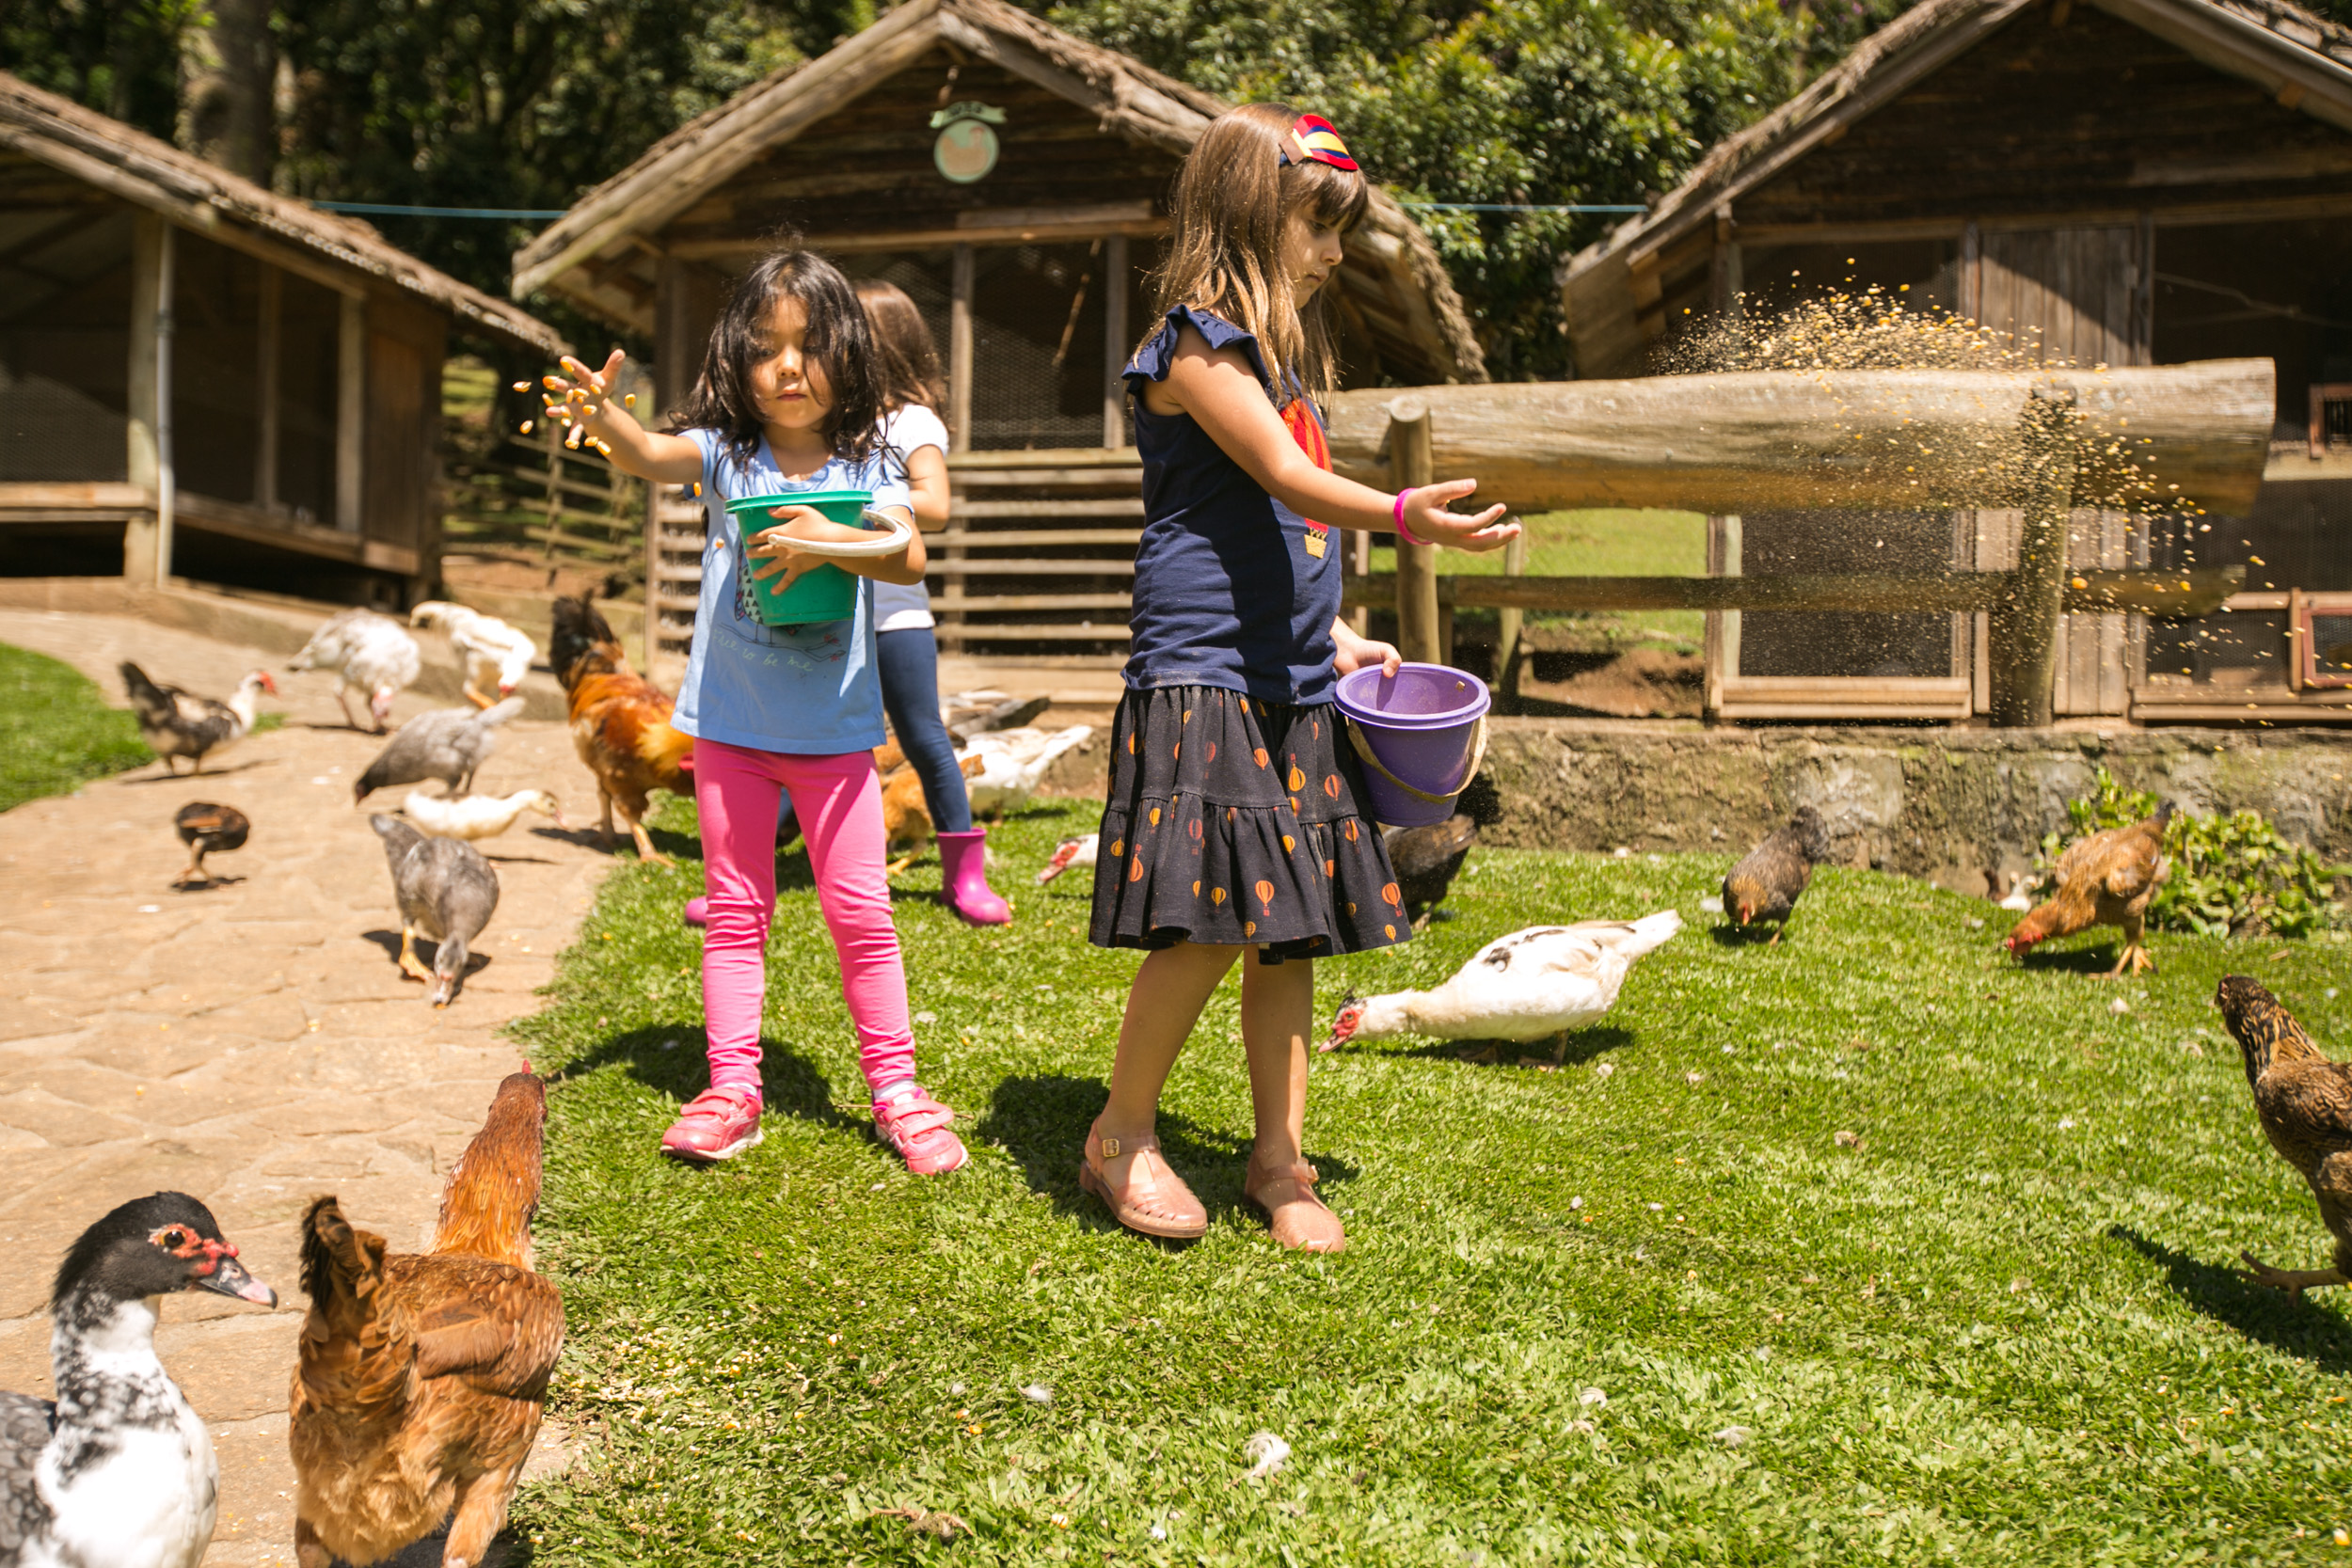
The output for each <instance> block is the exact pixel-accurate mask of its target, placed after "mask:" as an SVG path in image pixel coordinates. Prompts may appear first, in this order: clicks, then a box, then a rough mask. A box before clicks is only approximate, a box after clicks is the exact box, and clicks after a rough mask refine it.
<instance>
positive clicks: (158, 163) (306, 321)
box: [0, 74, 564, 603]
mask: <svg viewBox="0 0 2352 1568" xmlns="http://www.w3.org/2000/svg"><path fill="white" fill-rule="evenodd" d="M452 329H455V330H457V331H459V332H462V333H467V334H472V335H479V336H484V337H488V338H492V339H498V340H502V341H507V342H510V343H516V344H521V345H524V346H526V347H528V348H529V349H530V350H531V351H532V353H533V354H537V355H547V356H553V355H555V354H557V353H559V352H561V351H562V350H563V348H564V343H563V341H562V340H561V339H560V338H559V337H557V335H556V334H555V333H554V332H553V331H552V330H550V329H549V328H548V327H547V326H546V325H543V324H542V323H540V322H538V321H536V320H534V319H533V318H532V317H531V316H530V315H528V314H526V313H525V312H524V311H522V310H520V309H516V307H515V306H513V305H510V304H508V303H506V302H505V301H503V300H499V299H493V298H491V297H489V296H488V295H485V294H483V293H479V292H478V291H476V290H473V289H469V288H468V287H466V286H465V285H464V284H462V283H459V282H458V281H457V280H456V279H454V278H452V277H445V276H443V275H442V274H440V273H438V272H436V271H434V270H433V269H432V268H431V267H428V266H426V265H424V264H423V263H422V262H421V261H417V260H416V259H415V258H414V257H412V256H409V255H407V254H405V252H403V251H400V250H397V249H395V248H393V247H392V246H391V245H387V244H385V243H384V241H383V239H382V238H381V237H380V236H378V235H377V234H376V232H375V230H373V229H371V228H370V227H368V226H367V225H366V224H363V223H358V222H354V221H352V220H350V219H348V218H341V217H336V216H334V215H332V214H326V213H322V212H319V211H318V210H317V209H315V208H312V207H310V206H307V205H305V204H304V203H302V202H299V201H294V200H291V199H289V198H284V197H280V196H277V195H274V194H272V193H271V192H269V191H266V190H263V189H262V188H261V187H260V186H258V185H255V184H253V183H251V182H248V181H246V180H242V179H239V178H238V177H237V176H235V175H232V174H230V173H229V172H228V171H227V170H225V169H221V168H218V167H216V166H214V165H211V164H208V163H205V162H204V161H203V160H201V159H199V158H195V157H192V156H190V155H189V154H187V153H185V152H182V151H180V150H177V149H176V148H173V147H170V146H167V144H165V143H163V142H160V141H157V140H156V139H155V138H153V137H151V136H148V135H142V134H140V133H139V132H137V131H135V130H132V129H131V128H130V127H129V126H126V125H123V124H121V123H119V122H118V121H116V120H112V119H107V118H105V117H104V116H103V115H99V114H95V113H92V112H91V111H89V110H87V109H84V108H82V107H80V106H79V105H77V104H75V103H72V102H70V101H68V100H66V99H63V98H60V97H57V96H56V95H55V94H53V93H48V92H43V91H41V90H40V89H39V88H36V87H30V86H27V85H26V84H24V82H21V81H19V80H17V79H16V78H14V77H12V76H8V75H5V74H0V572H6V573H7V574H8V575H11V576H88V575H111V574H113V573H115V572H118V571H119V572H120V573H121V574H122V575H123V576H124V577H125V578H129V579H131V580H132V581H134V582H136V583H139V584H156V583H161V582H163V581H166V580H167V579H169V578H172V577H174V576H180V577H187V578H200V579H203V580H207V581H212V582H221V583H230V584H235V585H239V586H245V587H252V588H266V589H276V590H279V591H282V592H287V593H296V594H307V595H310V596H314V597H325V598H334V599H345V600H356V601H363V602H380V603H393V602H398V601H402V600H404V599H405V598H410V597H414V596H416V595H417V594H420V593H421V592H422V591H423V590H425V589H426V588H427V587H428V586H429V585H430V584H431V582H432V581H433V580H434V579H435V578H437V575H438V566H437V549H438V533H439V523H438V513H437V491H438V489H439V473H440V470H439V467H438V456H437V448H438V443H439V435H440V417H441V362H442V358H443V356H444V353H445V345H446V343H447V341H448V338H449V335H450V332H451V331H452Z"/></svg>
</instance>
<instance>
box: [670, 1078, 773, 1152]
mask: <svg viewBox="0 0 2352 1568" xmlns="http://www.w3.org/2000/svg"><path fill="white" fill-rule="evenodd" d="M759 1136H760V1133H759V1101H756V1100H754V1099H752V1098H751V1097H750V1096H748V1095H745V1094H743V1093H741V1092H737V1093H734V1094H729V1093H727V1092H726V1091H724V1090H723V1089H705V1090H704V1091H703V1092H702V1093H700V1094H698V1095H696V1096H695V1097H694V1098H693V1099H691V1100H690V1101H687V1102H686V1108H685V1109H684V1110H681V1111H680V1112H678V1114H677V1120H675V1121H674V1122H672V1123H671V1124H670V1130H669V1131H668V1132H664V1133H662V1134H661V1152H662V1153H664V1154H667V1155H669V1156H670V1157H671V1158H673V1159H677V1160H684V1161H686V1162H687V1163H688V1164H696V1165H707V1164H715V1163H717V1162H718V1161H721V1160H732V1159H734V1158H735V1157H736V1156H737V1155H739V1154H740V1153H742V1152H743V1151H744V1150H745V1149H747V1148H752V1147H753V1146H754V1145H755V1144H757V1143H758V1142H759Z"/></svg>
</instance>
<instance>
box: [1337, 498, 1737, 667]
mask: <svg viewBox="0 0 2352 1568" xmlns="http://www.w3.org/2000/svg"><path fill="white" fill-rule="evenodd" d="M1520 521H1521V523H1523V524H1524V525H1525V527H1526V529H1527V536H1528V549H1527V575H1528V576H1530V577H1560V578H1697V577H1705V576H1706V575H1707V519H1706V518H1705V517H1703V516H1701V515H1699V514H1697V513H1695V512H1637V511H1628V510H1622V509H1618V510H1603V511H1593V512H1543V513H1537V514H1536V515H1533V516H1530V517H1523V518H1521V519H1520ZM1372 569H1373V570H1374V571H1375V572H1393V571H1395V570H1396V551H1395V549H1394V548H1393V547H1392V546H1385V545H1383V546H1375V548H1374V549H1373V552H1372ZM1438 571H1440V572H1443V573H1448V574H1454V575H1459V576H1462V577H1499V576H1501V575H1502V551H1501V550H1490V551H1487V552H1486V553H1484V554H1476V555H1473V554H1470V553H1468V552H1466V551H1462V550H1446V551H1443V552H1442V553H1440V554H1439V555H1438ZM1462 613H1464V614H1466V615H1478V614H1482V613H1483V614H1484V615H1491V614H1492V612H1491V611H1486V612H1477V611H1464V612H1462ZM1528 619H1529V621H1531V622H1534V623H1555V624H1562V625H1565V626H1569V627H1572V628H1574V629H1575V630H1576V631H1578V632H1581V633H1582V634H1584V636H1585V637H1588V638H1590V639H1591V640H1593V641H1596V642H1597V643H1602V644H1612V645H1618V644H1622V645H1632V644H1636V643H1642V642H1670V643H1674V644H1677V645H1678V646H1682V647H1691V648H1695V647H1696V646H1697V645H1698V642H1699V639H1700V637H1701V636H1702V634H1703V633H1704V632H1705V630H1706V625H1707V622H1706V616H1705V615H1704V614H1703V613H1702V612H1700V611H1698V610H1628V611H1613V610H1612V611H1601V612H1596V613H1590V614H1587V613H1581V612H1565V611H1563V612H1554V611H1549V610H1537V611H1534V612H1531V613H1530V614H1529V616H1528Z"/></svg>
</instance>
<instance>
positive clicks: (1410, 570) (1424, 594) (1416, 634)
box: [1389, 397, 1443, 664]
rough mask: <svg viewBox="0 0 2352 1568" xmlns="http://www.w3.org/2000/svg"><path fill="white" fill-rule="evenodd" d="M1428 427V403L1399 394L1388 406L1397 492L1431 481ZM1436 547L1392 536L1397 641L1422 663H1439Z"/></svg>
mask: <svg viewBox="0 0 2352 1568" xmlns="http://www.w3.org/2000/svg"><path fill="white" fill-rule="evenodd" d="M1433 449H1434V443H1433V441H1432V439H1431V436H1430V428H1429V405H1428V404H1426V403H1424V402H1422V400H1421V399H1420V398H1417V397H1401V398H1397V399H1395V400H1394V401H1393V402H1391V404H1389V476H1390V482H1391V483H1392V484H1393V485H1394V486H1395V487H1396V488H1397V489H1399V490H1410V489H1414V488H1416V487H1418V486H1420V485H1423V484H1427V483H1430V482H1431V478H1432V469H1433V468H1434V467H1435V466H1436V459H1435V456H1434V450H1433ZM1436 554H1437V549H1436V546H1430V545H1408V544H1406V542H1405V536H1404V535H1403V534H1399V535H1397V540H1396V643H1397V647H1398V648H1399V649H1400V650H1401V651H1402V652H1403V653H1404V655H1405V657H1406V658H1408V659H1412V660H1414V661H1415V662H1417V663H1422V664H1438V663H1442V662H1443V660H1442V659H1441V658H1440V657H1439V656H1440V654H1441V653H1442V652H1443V648H1442V638H1443V632H1442V630H1441V629H1440V627H1439V626H1438V577H1437V572H1436V571H1435V569H1434V564H1435V563H1434V562H1433V560H1432V558H1433V557H1434V556H1435V555H1436Z"/></svg>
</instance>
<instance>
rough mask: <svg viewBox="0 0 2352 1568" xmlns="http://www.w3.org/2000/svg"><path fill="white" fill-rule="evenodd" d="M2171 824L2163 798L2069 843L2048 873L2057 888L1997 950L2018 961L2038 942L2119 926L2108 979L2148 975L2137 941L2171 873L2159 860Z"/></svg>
mask: <svg viewBox="0 0 2352 1568" xmlns="http://www.w3.org/2000/svg"><path fill="white" fill-rule="evenodd" d="M2171 820H2172V802H2171V801H2169V800H2167V801H2166V802H2165V803H2164V804H2163V805H2162V806H2161V807H2160V808H2158V810H2157V812H2156V815H2155V816H2151V817H2148V818H2146V819H2144V820H2142V821H2138V822H2134V823H2132V824H2131V825H2130V826H2128V827H2123V828H2108V829H2106V830H2105V831H2103V832H2095V833H2092V834H2091V835H2090V837H2088V838H2085V839H2081V840H2079V841H2077V842H2076V843H2074V845H2072V846H2070V847H2068V848H2067V851H2066V853H2064V854H2063V855H2060V856H2059V857H2058V865H2057V867H2056V868H2055V869H2054V870H2052V872H2051V873H2050V878H2051V881H2052V884H2053V885H2054V886H2055V887H2056V889H2057V891H2056V892H2055V893H2053V894H2052V895H2050V896H2049V898H2047V899H2046V900H2044V901H2043V902H2042V903H2040V904H2037V905H2036V906H2034V907H2033V908H2032V909H2030V910H2027V911H2026V918H2025V919H2023V920H2021V921H2019V922H2018V923H2017V924H2016V925H2015V926H2013V927H2010V933H2009V935H2008V937H2006V938H2005V939H2003V941H2002V943H2001V945H2002V946H2004V947H2006V948H2008V949H2009V950H2010V953H2012V954H2014V955H2016V956H2018V957H2020V958H2023V957H2024V956H2025V954H2026V951H2027V950H2028V949H2029V948H2031V947H2032V946H2033V945H2034V944H2035V943H2036V942H2047V941H2049V939H2050V938H2052V937H2071V936H2073V935H2074V933H2075V932H2077V931H2088V930H2090V928H2091V927H2094V926H2120V927H2122V928H2123V951H2122V954H2120V955H2119V956H2118V957H2117V958H2116V960H2115V967H2114V968H2113V969H2111V970H2109V971H2108V972H2107V975H2108V978H2110V979H2113V978H2115V977H2117V976H2119V975H2122V974H2125V973H2126V972H2128V973H2130V974H2139V973H2140V972H2141V971H2143V970H2145V971H2147V972H2148V973H2150V974H2153V973H2154V972H2155V968H2156V961H2155V959H2153V958H2150V957H2149V956H2148V947H2147V944H2146V942H2145V941H2144V940H2143V939H2144V937H2145V936H2146V933H2147V923H2148V900H2149V899H2151V898H2153V897H2154V896H2155V895H2156V889H2157V888H2158V887H2160V886H2161V885H2163V882H2164V879H2165V878H2166V877H2167V876H2169V874H2170V871H2171V867H2170V866H2169V865H2168V864H2167V863H2165V858H2164V830H2165V828H2166V827H2167V825H2169V823H2170V822H2171Z"/></svg>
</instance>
